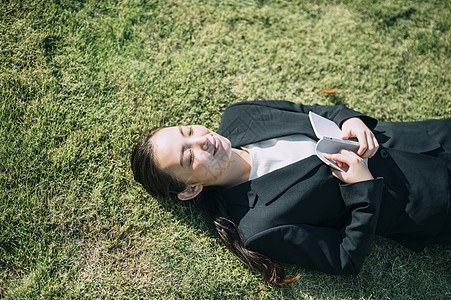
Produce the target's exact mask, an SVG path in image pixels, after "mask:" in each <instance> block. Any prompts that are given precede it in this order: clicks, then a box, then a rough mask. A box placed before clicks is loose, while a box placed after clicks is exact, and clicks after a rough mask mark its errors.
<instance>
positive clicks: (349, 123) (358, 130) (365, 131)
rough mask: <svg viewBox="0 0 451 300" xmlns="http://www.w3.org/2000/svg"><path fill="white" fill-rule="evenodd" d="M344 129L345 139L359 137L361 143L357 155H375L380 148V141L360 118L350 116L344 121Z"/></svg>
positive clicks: (365, 156) (368, 156) (364, 156)
mask: <svg viewBox="0 0 451 300" xmlns="http://www.w3.org/2000/svg"><path fill="white" fill-rule="evenodd" d="M342 131H343V134H344V137H343V139H345V140H347V139H349V138H351V137H356V138H357V140H358V141H359V144H360V147H359V150H357V155H359V156H360V157H363V158H370V157H373V156H374V155H375V154H376V152H377V150H378V149H379V143H378V142H377V140H376V137H375V136H374V134H373V132H372V131H371V130H370V129H369V128H368V127H367V126H366V125H365V123H363V121H362V120H360V119H359V118H350V119H348V120H346V121H345V122H343V125H342Z"/></svg>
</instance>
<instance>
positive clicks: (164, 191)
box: [130, 127, 300, 292]
mask: <svg viewBox="0 0 451 300" xmlns="http://www.w3.org/2000/svg"><path fill="white" fill-rule="evenodd" d="M162 128H165V127H156V128H153V129H152V130H150V131H148V132H147V133H145V134H144V135H143V136H142V137H141V138H140V139H139V140H138V142H137V144H136V145H135V147H134V149H133V152H132V155H131V158H130V162H131V165H132V170H133V175H134V177H135V180H136V181H138V182H139V183H141V184H142V185H143V186H144V188H145V189H146V190H147V192H149V194H151V195H153V196H163V197H167V196H174V195H176V194H178V193H180V192H182V191H183V190H184V189H185V188H186V186H187V185H186V184H185V183H184V182H182V181H180V180H178V179H177V178H174V177H173V176H171V175H170V174H168V173H166V172H163V171H162V170H160V169H159V168H158V167H157V165H156V163H155V157H154V154H153V145H152V137H153V136H154V135H155V134H156V133H157V132H158V131H160V130H161V129H162ZM205 190H206V189H205ZM198 197H199V198H198V201H196V203H198V204H199V206H200V207H201V208H202V210H203V212H204V213H206V216H207V219H209V220H210V223H211V225H212V226H213V228H214V230H215V231H216V233H217V234H218V236H219V239H220V240H221V241H222V242H223V243H224V245H225V246H226V247H227V249H229V250H230V251H232V253H233V254H234V255H235V256H236V257H237V258H238V259H239V260H240V261H241V262H242V263H244V264H245V265H246V266H248V267H249V268H251V269H252V270H254V271H256V272H259V273H260V274H262V276H263V280H264V283H265V284H264V285H263V287H262V288H261V289H260V290H259V291H258V292H260V291H261V290H262V289H263V288H264V287H265V286H266V285H267V284H272V285H275V286H282V285H284V284H287V283H292V282H294V281H296V280H297V279H299V277H300V275H298V276H296V277H293V278H290V279H285V272H284V268H283V266H282V265H281V264H279V263H276V262H274V261H272V260H271V259H269V258H268V257H266V256H265V255H263V254H261V253H258V252H256V251H252V250H249V249H247V248H246V247H245V246H244V243H243V240H242V239H241V236H240V234H239V232H238V227H237V225H236V224H235V223H234V222H232V221H231V220H229V219H227V217H226V215H227V214H226V212H225V208H224V207H223V206H222V205H221V203H220V201H212V200H213V199H211V198H215V197H214V195H211V194H210V193H208V191H204V192H202V195H200V196H198ZM205 198H209V199H208V201H204V199H205Z"/></svg>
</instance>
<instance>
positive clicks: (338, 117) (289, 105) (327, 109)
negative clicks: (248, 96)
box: [229, 100, 377, 130]
mask: <svg viewBox="0 0 451 300" xmlns="http://www.w3.org/2000/svg"><path fill="white" fill-rule="evenodd" d="M240 105H260V106H265V107H269V108H273V109H279V110H284V111H290V112H298V113H304V114H308V113H309V112H310V111H313V112H314V113H317V114H318V115H321V116H323V117H325V118H327V119H329V120H332V121H333V122H335V123H336V124H337V125H338V126H339V127H340V128H341V125H342V123H343V122H344V121H345V120H346V119H349V118H353V117H358V118H360V119H362V121H363V122H364V123H365V125H366V126H367V127H368V128H369V129H370V130H373V129H374V128H375V127H376V125H377V120H376V119H374V118H371V117H369V116H366V115H364V114H362V113H360V112H358V111H355V110H352V109H350V108H347V107H346V106H344V105H333V106H329V105H319V104H313V105H305V104H301V103H293V102H290V101H283V100H257V101H247V102H238V103H234V104H232V105H230V106H229V108H233V107H235V106H240Z"/></svg>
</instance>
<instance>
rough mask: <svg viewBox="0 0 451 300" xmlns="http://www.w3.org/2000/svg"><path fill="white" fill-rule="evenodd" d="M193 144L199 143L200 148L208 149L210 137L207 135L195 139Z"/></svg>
mask: <svg viewBox="0 0 451 300" xmlns="http://www.w3.org/2000/svg"><path fill="white" fill-rule="evenodd" d="M193 144H195V145H197V146H198V147H199V148H200V149H202V150H204V151H206V150H208V139H207V137H206V136H201V137H198V138H196V139H195V141H193Z"/></svg>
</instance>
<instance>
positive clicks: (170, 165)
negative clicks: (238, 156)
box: [152, 125, 232, 186]
mask: <svg viewBox="0 0 451 300" xmlns="http://www.w3.org/2000/svg"><path fill="white" fill-rule="evenodd" d="M152 143H153V146H154V156H155V159H156V164H157V166H158V167H159V168H161V169H162V170H163V171H166V172H168V173H169V174H171V175H172V176H174V177H176V178H177V179H179V180H181V181H183V182H185V183H186V184H188V185H191V184H202V185H204V186H208V185H213V184H214V183H215V182H216V181H217V180H218V178H220V177H221V175H222V174H223V172H224V170H225V169H227V167H228V166H229V164H230V157H231V153H232V147H231V144H230V141H229V140H228V139H227V138H225V137H223V136H221V135H219V134H217V133H215V132H213V131H211V130H209V129H208V128H205V127H204V126H201V125H192V126H174V127H167V128H163V129H161V130H160V131H158V132H157V133H156V134H155V135H154V136H153V137H152Z"/></svg>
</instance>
